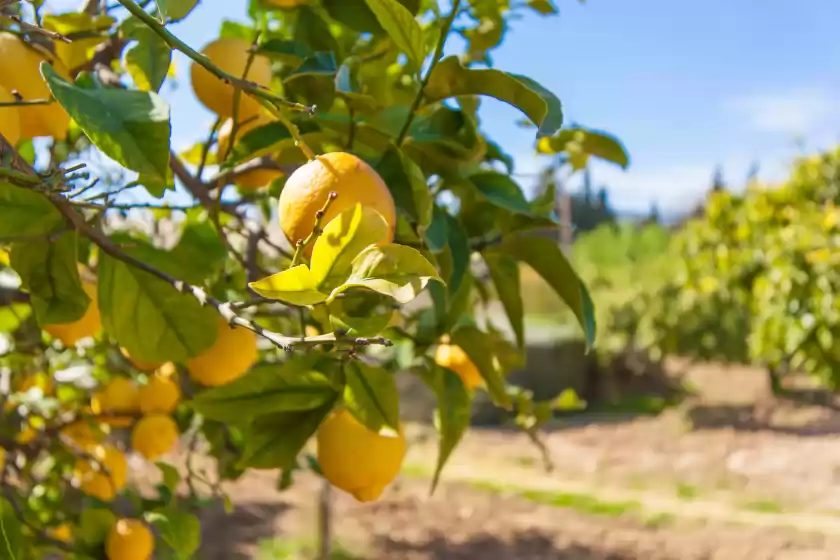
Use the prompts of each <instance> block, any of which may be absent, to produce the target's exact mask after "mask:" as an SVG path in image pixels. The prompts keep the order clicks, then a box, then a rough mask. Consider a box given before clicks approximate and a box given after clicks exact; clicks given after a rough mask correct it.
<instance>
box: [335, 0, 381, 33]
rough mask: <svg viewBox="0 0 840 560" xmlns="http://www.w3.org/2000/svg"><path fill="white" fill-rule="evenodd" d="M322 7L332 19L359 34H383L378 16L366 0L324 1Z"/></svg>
mask: <svg viewBox="0 0 840 560" xmlns="http://www.w3.org/2000/svg"><path fill="white" fill-rule="evenodd" d="M322 5H323V6H324V9H325V10H326V11H327V13H328V14H329V15H330V17H331V18H332V19H334V20H335V21H337V22H339V23H341V24H342V25H346V26H347V27H349V28H350V29H352V30H353V31H356V32H358V33H374V34H378V33H382V32H383V31H384V30H383V29H382V26H381V25H380V24H379V20H378V19H377V18H376V15H374V13H373V12H372V11H371V9H370V8H369V7H368V5H367V2H365V0H323V1H322Z"/></svg>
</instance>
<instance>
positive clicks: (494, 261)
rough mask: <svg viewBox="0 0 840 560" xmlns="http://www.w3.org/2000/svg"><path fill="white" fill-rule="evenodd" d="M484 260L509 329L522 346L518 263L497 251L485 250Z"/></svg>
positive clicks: (522, 329) (522, 315)
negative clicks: (508, 322) (505, 315)
mask: <svg viewBox="0 0 840 560" xmlns="http://www.w3.org/2000/svg"><path fill="white" fill-rule="evenodd" d="M484 262H486V263H487V268H488V269H489V271H490V278H492V279H493V285H494V286H496V293H497V294H498V296H499V299H500V300H501V302H502V306H503V307H504V308H505V313H507V316H508V321H510V326H511V329H513V333H514V334H515V335H516V344H517V345H518V346H519V348H524V345H525V319H524V317H525V315H524V313H525V312H524V307H523V304H522V291H521V289H522V286H521V283H520V281H519V263H517V262H516V261H515V260H514V259H513V258H511V257H510V256H508V255H505V254H502V253H499V252H497V251H487V252H485V253H484Z"/></svg>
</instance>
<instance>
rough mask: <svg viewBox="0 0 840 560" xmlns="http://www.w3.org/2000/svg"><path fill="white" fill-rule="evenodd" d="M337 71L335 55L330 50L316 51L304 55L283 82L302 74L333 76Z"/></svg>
mask: <svg viewBox="0 0 840 560" xmlns="http://www.w3.org/2000/svg"><path fill="white" fill-rule="evenodd" d="M336 72H338V67H337V66H336V63H335V55H333V53H331V52H316V53H314V54H312V55H310V56H308V57H306V58H305V59H304V60H303V62H302V63H301V65H300V66H298V67H297V68H296V69H295V70H294V71H293V72H292V73H291V74H289V75H288V76H286V78H285V79H284V80H283V81H284V82H289V81H291V80H294V79H295V78H300V77H303V76H328V77H330V78H331V77H333V76H335V74H336Z"/></svg>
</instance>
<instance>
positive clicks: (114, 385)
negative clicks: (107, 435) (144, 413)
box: [90, 377, 140, 426]
mask: <svg viewBox="0 0 840 560" xmlns="http://www.w3.org/2000/svg"><path fill="white" fill-rule="evenodd" d="M90 406H91V409H92V410H93V413H94V414H109V415H117V417H115V418H108V419H107V420H105V421H106V422H107V423H108V424H111V425H112V426H130V425H131V423H132V421H133V419H132V418H131V417H130V416H129V417H119V414H121V413H125V414H133V413H136V412H137V411H139V410H140V391H139V389H138V388H137V385H135V384H134V381H132V380H131V379H127V378H125V377H118V378H116V379H114V380H112V381H110V382H109V383H108V384H107V385H105V387H104V388H103V389H102V390H100V391H98V392H96V393H94V394H93V396H92V397H91V403H90Z"/></svg>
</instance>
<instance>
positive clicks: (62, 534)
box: [47, 523, 73, 543]
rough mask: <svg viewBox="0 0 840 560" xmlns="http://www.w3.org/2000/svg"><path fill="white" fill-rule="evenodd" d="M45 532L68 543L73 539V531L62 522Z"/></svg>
mask: <svg viewBox="0 0 840 560" xmlns="http://www.w3.org/2000/svg"><path fill="white" fill-rule="evenodd" d="M47 534H48V535H49V536H50V537H52V538H54V539H55V540H57V541H61V542H66V543H69V542H71V541H72V540H73V531H72V529H70V525H68V524H67V523H62V524H61V525H59V526H57V527H53V528H52V529H50V530H49V532H48V533H47Z"/></svg>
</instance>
